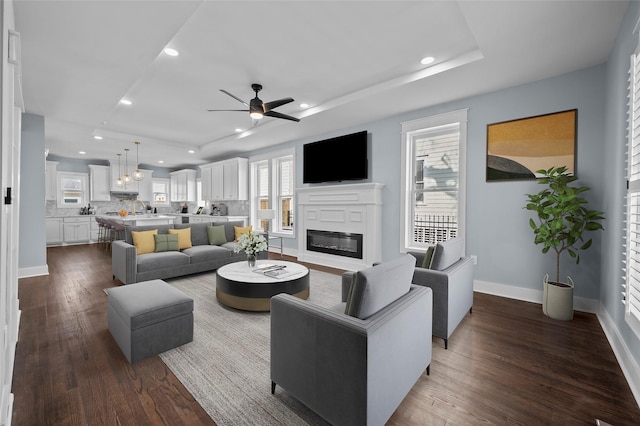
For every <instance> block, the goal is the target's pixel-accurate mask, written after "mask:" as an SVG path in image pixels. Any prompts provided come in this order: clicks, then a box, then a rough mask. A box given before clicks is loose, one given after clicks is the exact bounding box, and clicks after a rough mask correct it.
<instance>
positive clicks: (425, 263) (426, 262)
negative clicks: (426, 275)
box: [421, 246, 436, 269]
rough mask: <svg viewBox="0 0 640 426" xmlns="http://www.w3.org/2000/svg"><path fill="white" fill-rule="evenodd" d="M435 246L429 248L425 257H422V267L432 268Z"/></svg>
mask: <svg viewBox="0 0 640 426" xmlns="http://www.w3.org/2000/svg"><path fill="white" fill-rule="evenodd" d="M435 249H436V248H435V247H434V246H431V247H429V248H428V249H427V252H426V253H425V254H424V258H423V259H422V265H421V266H422V267H423V268H424V269H430V268H431V261H432V260H433V252H434V251H435Z"/></svg>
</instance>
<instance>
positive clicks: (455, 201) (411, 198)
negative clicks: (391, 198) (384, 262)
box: [400, 110, 467, 251]
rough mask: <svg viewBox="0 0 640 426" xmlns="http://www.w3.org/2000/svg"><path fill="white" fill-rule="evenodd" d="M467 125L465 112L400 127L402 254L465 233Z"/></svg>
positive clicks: (407, 123)
mask: <svg viewBox="0 0 640 426" xmlns="http://www.w3.org/2000/svg"><path fill="white" fill-rule="evenodd" d="M466 124H467V111H466V110H461V111H455V112H451V113H447V114H442V115H437V116H434V117H427V118H423V119H419V120H414V121H410V122H406V123H403V124H402V153H403V155H402V158H403V167H402V170H403V171H402V173H403V180H402V187H403V191H402V194H404V195H403V197H404V199H403V200H402V209H401V215H400V216H401V218H400V220H401V229H402V230H403V233H404V234H403V235H404V237H403V238H402V240H401V250H402V251H407V250H415V249H426V248H427V247H429V246H431V245H434V244H436V243H438V242H441V241H446V240H448V239H451V238H454V237H456V236H458V235H464V232H463V231H464V199H465V197H464V194H465V193H464V189H465V185H464V182H465V179H464V175H465V161H464V160H465V155H464V154H465V152H466V149H465V147H466V133H467V126H466Z"/></svg>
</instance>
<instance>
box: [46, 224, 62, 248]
mask: <svg viewBox="0 0 640 426" xmlns="http://www.w3.org/2000/svg"><path fill="white" fill-rule="evenodd" d="M46 224H47V225H46V226H47V245H52V244H60V243H61V242H62V240H63V234H62V218H59V217H48V218H47V219H46Z"/></svg>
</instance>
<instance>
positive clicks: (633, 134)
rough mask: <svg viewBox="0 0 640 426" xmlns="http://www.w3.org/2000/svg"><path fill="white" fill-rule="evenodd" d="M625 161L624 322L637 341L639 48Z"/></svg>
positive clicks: (639, 313)
mask: <svg viewBox="0 0 640 426" xmlns="http://www.w3.org/2000/svg"><path fill="white" fill-rule="evenodd" d="M629 73H630V79H629V81H630V84H629V117H628V120H629V126H628V129H629V135H628V139H629V141H628V148H627V149H628V160H627V178H628V190H627V199H626V202H627V220H626V222H627V227H626V236H627V239H626V253H625V261H626V268H625V277H624V279H625V280H624V283H623V294H624V298H623V303H624V305H625V320H626V322H627V324H629V326H630V327H631V329H632V330H633V331H634V332H635V333H636V334H637V335H638V336H639V337H640V45H639V46H638V47H637V48H636V51H635V53H634V54H633V55H631V68H630V71H629Z"/></svg>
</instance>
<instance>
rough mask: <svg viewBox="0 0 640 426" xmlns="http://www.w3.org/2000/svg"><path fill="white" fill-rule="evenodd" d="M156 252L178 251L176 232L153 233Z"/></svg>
mask: <svg viewBox="0 0 640 426" xmlns="http://www.w3.org/2000/svg"><path fill="white" fill-rule="evenodd" d="M153 238H154V239H155V241H156V252H159V251H179V250H180V249H179V248H178V234H155V235H154V236H153Z"/></svg>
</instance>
